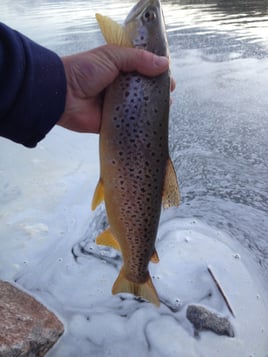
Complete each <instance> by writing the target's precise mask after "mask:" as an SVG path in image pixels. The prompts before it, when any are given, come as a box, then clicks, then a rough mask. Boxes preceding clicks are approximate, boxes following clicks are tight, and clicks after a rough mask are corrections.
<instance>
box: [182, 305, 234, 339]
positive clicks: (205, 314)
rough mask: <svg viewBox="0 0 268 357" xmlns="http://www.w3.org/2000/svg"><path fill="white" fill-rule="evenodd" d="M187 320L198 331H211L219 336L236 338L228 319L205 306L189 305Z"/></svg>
mask: <svg viewBox="0 0 268 357" xmlns="http://www.w3.org/2000/svg"><path fill="white" fill-rule="evenodd" d="M186 316H187V319H188V320H189V321H190V322H191V323H192V324H193V325H194V327H195V329H196V330H197V331H201V330H210V331H212V332H215V333H216V334H217V335H226V336H229V337H234V335H235V334H234V329H233V327H232V325H231V323H230V321H229V320H228V319H227V318H224V317H220V316H218V315H217V314H215V313H213V312H211V311H209V310H207V309H206V308H205V307H203V306H197V305H189V306H188V308H187V312H186Z"/></svg>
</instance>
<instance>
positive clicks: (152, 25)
mask: <svg viewBox="0 0 268 357" xmlns="http://www.w3.org/2000/svg"><path fill="white" fill-rule="evenodd" d="M124 28H125V31H126V33H127V35H128V37H129V39H130V40H131V42H132V44H133V46H134V47H136V48H141V49H144V50H147V51H150V52H153V53H155V54H157V55H160V56H167V55H168V42H167V35H166V29H165V21H164V15H163V11H162V7H161V3H160V0H140V1H139V2H138V3H137V4H136V5H135V6H134V7H133V8H132V10H131V11H130V13H129V15H128V16H127V18H126V20H125V24H124Z"/></svg>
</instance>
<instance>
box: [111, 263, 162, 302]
mask: <svg viewBox="0 0 268 357" xmlns="http://www.w3.org/2000/svg"><path fill="white" fill-rule="evenodd" d="M112 293H113V294H118V293H130V294H133V295H135V296H139V297H141V298H143V299H145V300H148V301H150V302H152V303H153V304H155V305H156V306H160V301H159V297H158V295H157V292H156V290H155V287H154V285H153V283H152V280H151V277H150V275H148V279H147V280H146V282H145V283H141V284H139V283H134V282H133V281H130V280H128V279H127V277H126V275H125V272H124V268H122V269H121V271H120V273H119V275H118V277H117V279H116V281H115V283H114V286H113V289H112Z"/></svg>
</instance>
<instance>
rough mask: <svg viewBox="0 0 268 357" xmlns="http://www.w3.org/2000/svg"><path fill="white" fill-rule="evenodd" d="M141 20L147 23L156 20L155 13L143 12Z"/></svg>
mask: <svg viewBox="0 0 268 357" xmlns="http://www.w3.org/2000/svg"><path fill="white" fill-rule="evenodd" d="M143 18H144V20H145V21H147V22H149V21H153V20H155V19H156V13H155V11H154V10H147V11H145V13H144V15H143Z"/></svg>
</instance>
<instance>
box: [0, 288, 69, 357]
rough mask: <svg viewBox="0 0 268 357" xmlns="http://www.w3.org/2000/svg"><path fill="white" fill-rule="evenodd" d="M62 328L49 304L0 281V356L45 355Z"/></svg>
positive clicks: (32, 356)
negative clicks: (48, 308) (43, 303)
mask: <svg viewBox="0 0 268 357" xmlns="http://www.w3.org/2000/svg"><path fill="white" fill-rule="evenodd" d="M63 331H64V327H63V324H62V323H61V322H60V321H59V320H58V319H57V317H56V316H55V315H54V314H53V313H52V312H50V311H49V310H47V308H46V307H44V306H43V305H42V304H40V303H39V302H38V301H37V300H35V299H34V298H33V297H32V296H29V295H28V294H26V293H25V292H23V291H21V290H19V289H17V288H16V287H15V286H13V285H11V284H9V283H8V282H4V281H0V357H15V356H20V357H24V356H27V357H41V356H44V355H45V354H46V353H47V351H48V350H49V349H50V348H51V347H52V346H53V345H54V343H55V342H56V341H57V340H58V338H59V337H60V336H61V335H62V333H63Z"/></svg>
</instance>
